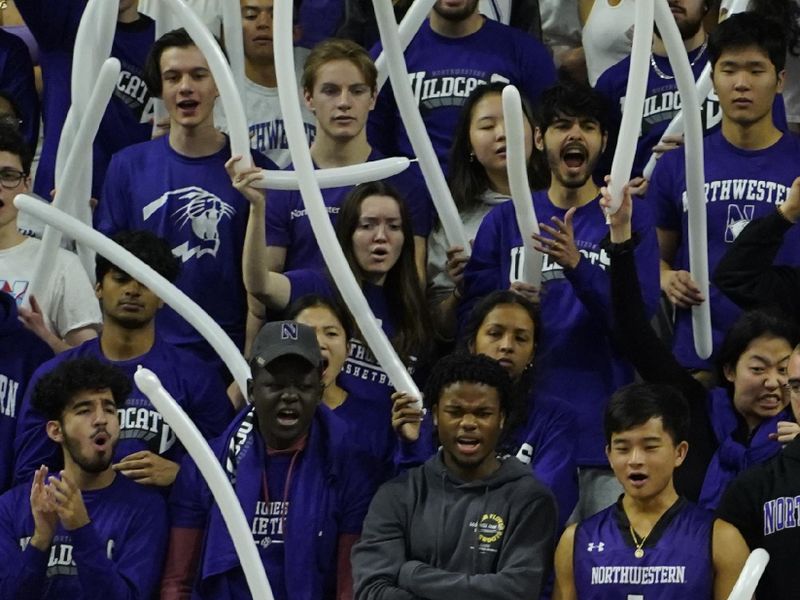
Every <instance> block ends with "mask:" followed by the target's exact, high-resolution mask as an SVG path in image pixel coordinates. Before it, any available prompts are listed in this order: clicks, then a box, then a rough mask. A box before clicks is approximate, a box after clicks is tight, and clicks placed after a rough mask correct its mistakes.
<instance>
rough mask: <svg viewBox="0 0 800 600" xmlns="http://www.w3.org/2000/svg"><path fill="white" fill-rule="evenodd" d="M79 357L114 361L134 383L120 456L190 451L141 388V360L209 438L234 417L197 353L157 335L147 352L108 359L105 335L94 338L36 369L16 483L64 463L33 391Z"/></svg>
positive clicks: (25, 408) (22, 424)
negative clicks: (47, 431) (34, 401)
mask: <svg viewBox="0 0 800 600" xmlns="http://www.w3.org/2000/svg"><path fill="white" fill-rule="evenodd" d="M79 357H92V358H96V359H98V360H100V361H102V362H104V363H109V364H112V365H114V366H115V367H117V368H119V369H121V370H122V371H123V372H125V374H126V375H128V377H130V380H131V383H132V384H133V390H132V392H131V394H130V396H128V399H127V400H126V401H125V405H124V406H123V407H122V408H120V409H119V410H118V411H117V412H118V414H119V420H120V441H119V444H117V448H116V450H115V452H114V460H115V461H118V460H120V459H122V458H124V457H125V456H127V455H129V454H132V453H133V452H139V451H140V450H150V451H151V452H154V453H156V454H159V455H161V456H163V457H164V458H166V459H169V460H171V461H174V462H180V460H181V458H182V457H183V455H184V454H185V450H184V448H183V445H182V444H181V443H180V441H178V439H177V437H176V436H175V432H174V431H172V428H171V427H170V426H169V425H167V423H165V422H164V420H163V418H162V417H161V414H160V413H159V412H158V411H157V410H156V409H155V407H154V406H153V405H152V404H151V403H150V400H148V399H147V396H145V395H144V393H142V392H141V390H139V388H138V387H136V384H135V383H134V381H133V374H134V373H135V372H136V369H137V368H138V367H139V365H141V366H143V367H145V368H148V369H150V370H151V371H153V372H154V373H155V374H156V375H158V378H159V379H160V380H161V384H162V385H163V386H164V389H166V390H167V391H168V392H169V393H170V394H171V395H172V397H173V398H175V400H176V401H177V402H178V404H179V405H180V406H181V408H183V410H184V411H186V413H187V414H188V415H189V417H190V418H191V419H192V421H194V424H195V425H196V426H197V428H198V429H199V430H200V432H201V433H202V434H203V435H204V436H206V437H207V438H212V437H215V436H217V435H219V434H220V433H221V432H222V431H224V430H225V427H227V425H228V423H229V422H230V420H231V419H232V418H233V407H232V405H231V403H230V401H229V400H228V396H227V394H226V393H225V386H224V384H223V382H222V379H221V378H220V376H219V374H218V373H217V371H216V370H215V369H213V368H210V367H209V365H208V364H206V363H204V362H202V361H200V360H198V359H197V358H196V357H195V356H194V355H193V354H191V353H189V352H187V351H185V350H181V349H180V348H176V347H174V346H171V345H170V344H168V343H167V342H165V341H164V340H163V339H162V338H161V337H160V336H156V342H155V344H154V345H153V347H152V348H151V349H150V350H149V351H148V352H147V353H146V354H143V355H142V356H138V357H136V358H134V359H131V360H127V361H109V360H108V359H107V358H106V357H105V355H104V354H103V351H102V350H101V348H100V338H96V339H93V340H89V341H88V342H84V343H83V344H81V345H80V346H77V347H75V348H72V349H70V350H66V351H65V352H62V353H60V354H59V355H58V356H56V357H55V358H53V359H52V360H49V361H47V362H46V363H45V364H43V365H42V366H41V367H39V368H38V369H37V370H36V372H35V373H34V374H33V377H32V378H31V382H30V385H29V386H28V390H27V391H26V394H25V398H24V399H23V401H22V406H21V407H20V410H19V424H18V426H17V438H16V440H15V443H14V449H15V453H16V457H15V465H14V481H15V483H22V482H25V481H30V479H31V477H32V476H33V472H34V471H35V470H36V469H37V468H38V467H39V466H40V465H42V464H45V465H47V466H49V467H51V468H54V467H56V468H57V467H58V466H60V462H61V449H60V447H59V446H58V445H57V444H56V443H55V442H53V441H52V440H50V438H48V437H47V435H46V434H45V424H46V422H47V419H45V417H44V416H43V415H42V414H41V413H39V412H38V411H36V410H34V408H33V407H32V406H31V396H32V395H33V390H34V387H35V385H36V382H38V381H39V380H40V379H41V378H42V377H43V376H44V375H46V374H47V373H49V372H51V371H52V370H53V369H55V368H56V366H58V365H59V364H61V363H62V362H64V361H65V360H71V359H74V358H79Z"/></svg>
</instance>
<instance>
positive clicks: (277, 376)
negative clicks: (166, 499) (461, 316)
mask: <svg viewBox="0 0 800 600" xmlns="http://www.w3.org/2000/svg"><path fill="white" fill-rule="evenodd" d="M322 364H323V363H322V355H321V354H320V349H319V344H318V342H317V337H316V334H315V332H314V329H313V328H311V327H308V326H306V325H300V324H298V323H295V322H293V321H278V322H272V323H267V325H265V326H264V327H263V328H262V329H261V331H260V332H259V334H258V336H257V337H256V339H255V342H254V344H253V349H252V358H251V360H250V368H251V370H252V373H253V379H252V380H250V382H249V388H250V389H249V390H248V391H249V396H250V398H251V399H252V402H253V404H252V405H251V406H248V407H247V408H246V409H245V410H243V411H242V412H240V413H239V415H238V417H237V418H236V419H235V420H234V422H233V423H232V424H231V425H230V427H228V429H227V431H226V432H225V433H224V434H223V435H222V436H220V437H219V438H217V439H216V440H215V441H214V442H212V449H213V450H214V452H215V454H216V455H217V458H218V459H219V461H220V463H221V464H222V466H223V469H224V470H225V472H226V474H227V475H228V478H229V479H230V481H231V484H232V485H233V487H234V491H235V492H236V495H237V497H238V498H239V501H240V503H241V505H242V509H243V511H244V514H245V517H246V518H247V521H248V523H252V532H253V540H252V541H253V543H254V544H255V545H256V547H257V548H258V553H259V555H260V556H261V560H262V562H263V565H264V569H265V571H266V574H267V576H268V577H269V581H270V586H271V588H272V593H273V595H274V597H275V599H276V600H301V599H302V600H307V599H311V598H314V599H317V598H320V599H322V598H334V597H336V598H349V597H350V596H351V594H352V591H351V587H352V585H351V577H350V549H351V547H352V545H353V543H354V542H355V540H356V539H357V538H358V535H359V533H360V531H361V522H362V520H363V519H364V515H365V513H366V511H367V505H368V503H369V500H370V498H371V497H372V492H373V485H372V482H371V478H370V477H369V476H368V474H367V472H366V468H365V467H364V462H363V460H362V459H361V458H360V457H357V456H355V454H354V448H355V446H353V445H352V444H353V442H352V441H351V440H352V436H353V435H356V434H355V433H354V432H350V430H349V429H348V427H347V426H346V424H345V423H344V422H343V421H341V420H340V419H339V418H338V417H336V416H335V415H334V414H333V413H332V412H331V411H330V410H329V409H328V408H327V407H325V406H320V403H321V401H322V379H321V376H322ZM170 504H171V509H172V511H171V515H172V520H171V525H172V529H171V532H170V544H169V551H168V556H167V562H166V567H165V573H164V581H163V583H162V586H161V598H163V599H164V600H168V599H169V600H171V599H173V598H188V597H189V596H190V595H192V594H196V595H197V596H198V597H202V598H214V600H225V599H228V600H234V599H242V600H244V599H245V598H251V594H250V591H249V589H248V587H247V582H246V581H245V577H244V572H243V571H242V568H241V565H240V564H239V558H238V557H237V555H236V552H235V551H234V547H233V542H232V540H231V538H230V534H229V533H228V530H227V528H226V526H225V523H224V521H223V519H222V515H221V513H220V511H219V508H218V507H217V506H216V505H215V504H214V499H213V497H212V496H211V492H210V491H209V489H208V486H207V485H206V483H205V481H204V480H203V477H202V475H201V474H200V472H199V470H198V468H197V466H196V465H195V464H194V463H193V462H192V461H191V460H189V459H188V458H187V459H186V460H184V462H183V467H182V469H181V471H180V473H179V475H178V480H177V482H176V484H175V489H174V490H173V495H172V498H171V501H170ZM192 597H194V596H192Z"/></svg>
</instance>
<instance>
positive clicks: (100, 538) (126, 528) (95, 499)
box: [0, 475, 167, 600]
mask: <svg viewBox="0 0 800 600" xmlns="http://www.w3.org/2000/svg"><path fill="white" fill-rule="evenodd" d="M30 493H31V484H30V482H27V483H24V484H22V485H19V486H17V487H15V488H13V489H11V490H10V491H8V492H6V493H5V494H3V495H2V496H0V597H2V598H43V599H52V600H61V599H62V598H70V599H74V600H82V599H84V598H86V599H89V598H109V599H110V598H150V597H151V596H152V595H153V594H154V593H155V592H156V590H157V589H158V588H157V586H158V582H159V581H160V579H161V569H162V568H163V561H164V553H165V551H166V546H167V507H166V503H165V501H164V498H163V497H162V496H161V494H159V493H158V492H157V491H156V490H154V489H152V488H149V487H148V486H145V485H140V484H138V483H135V482H133V481H131V480H129V479H128V478H127V477H124V476H123V475H117V476H116V477H114V481H113V482H112V483H111V485H109V486H107V487H105V488H102V489H99V490H84V491H82V492H81V495H82V496H83V502H84V504H85V505H86V511H87V513H88V514H89V518H90V519H91V522H90V523H89V524H88V525H84V526H83V527H80V528H78V529H75V530H73V531H67V530H66V529H64V527H63V526H62V525H60V524H59V525H58V527H57V529H56V533H55V537H54V538H53V543H52V544H51V546H50V550H49V552H41V551H39V550H37V549H36V548H34V547H33V546H31V545H30V539H31V536H32V535H33V532H34V521H33V515H32V514H31V505H30Z"/></svg>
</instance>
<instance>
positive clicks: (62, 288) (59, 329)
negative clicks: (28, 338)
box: [0, 238, 103, 338]
mask: <svg viewBox="0 0 800 600" xmlns="http://www.w3.org/2000/svg"><path fill="white" fill-rule="evenodd" d="M41 243H42V242H41V241H40V240H37V239H34V238H27V239H26V240H25V241H24V242H22V243H21V244H17V245H16V246H14V247H13V248H8V249H6V250H0V286H2V287H0V289H2V291H4V292H6V293H9V294H11V295H12V296H14V298H15V299H16V301H17V305H18V306H19V305H20V304H22V301H23V300H24V299H25V295H26V294H27V291H28V287H29V285H30V277H31V276H32V274H33V270H34V266H35V265H36V257H37V254H38V253H39V246H40V244H41ZM54 260H55V262H56V264H55V267H54V268H53V277H52V279H51V281H49V282H48V286H47V288H46V291H45V294H44V296H43V297H41V298H37V300H38V301H39V305H40V306H41V307H42V312H43V313H44V320H45V324H46V325H47V328H48V329H49V330H50V331H52V332H53V333H55V334H56V335H57V336H59V337H61V338H63V337H64V336H65V335H66V334H67V333H69V332H70V331H73V330H75V329H79V328H81V327H87V326H93V327H95V328H96V329H98V330H99V329H100V327H101V325H102V322H103V316H102V314H101V312H100V305H99V303H98V301H97V298H96V297H95V295H94V289H92V284H91V282H90V281H89V277H88V275H87V274H86V271H84V270H83V267H82V266H81V263H80V261H79V260H78V257H77V256H75V255H74V254H73V253H72V252H69V251H67V250H64V249H63V248H59V249H58V253H57V254H56V256H55V257H54Z"/></svg>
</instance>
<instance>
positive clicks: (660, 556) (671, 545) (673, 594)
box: [553, 383, 749, 600]
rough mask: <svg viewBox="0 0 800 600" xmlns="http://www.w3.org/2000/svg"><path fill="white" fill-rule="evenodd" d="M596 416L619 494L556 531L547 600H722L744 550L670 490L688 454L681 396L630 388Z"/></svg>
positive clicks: (727, 528)
mask: <svg viewBox="0 0 800 600" xmlns="http://www.w3.org/2000/svg"><path fill="white" fill-rule="evenodd" d="M604 420H605V437H606V444H607V445H606V454H607V455H608V461H609V463H610V464H611V468H612V469H613V470H614V475H616V477H617V479H618V480H619V482H620V483H621V484H622V486H623V488H624V490H625V492H624V493H623V494H622V496H620V499H619V500H618V501H617V503H616V504H615V505H613V506H610V507H608V508H606V509H604V510H602V511H600V512H599V513H597V514H596V515H594V516H592V517H589V518H588V519H586V520H584V521H582V522H581V523H579V524H577V525H571V526H570V527H569V528H568V529H567V530H566V531H565V532H564V535H563V536H562V537H561V541H560V542H559V544H558V548H557V549H556V557H555V568H556V584H555V590H554V594H553V600H587V599H592V600H606V599H607V600H611V599H614V600H618V599H620V598H627V599H628V600H642V599H647V600H668V599H669V600H672V599H674V598H691V599H692V600H701V599H710V598H714V600H725V599H726V598H727V597H728V595H729V594H730V592H731V590H732V589H733V586H734V584H735V583H736V579H737V578H738V576H739V572H740V571H741V569H742V567H743V566H744V563H745V560H747V556H748V554H749V550H748V548H747V544H746V543H745V541H744V539H743V538H742V536H741V534H740V533H739V531H738V530H737V529H736V528H735V527H733V526H732V525H730V524H729V523H725V522H724V521H718V520H717V521H715V520H714V516H713V514H712V513H710V512H707V511H705V510H703V509H701V508H699V507H697V506H696V505H694V504H692V503H691V502H689V501H688V500H686V499H684V498H682V497H680V496H679V495H678V493H677V492H676V491H675V486H674V484H673V472H674V471H675V469H676V468H678V467H679V466H680V465H681V464H682V463H683V461H684V459H685V458H686V455H687V452H688V451H689V444H688V442H687V441H686V439H687V435H688V432H689V409H688V406H687V403H686V400H685V399H684V398H683V397H682V395H681V393H680V392H679V391H678V390H676V389H675V388H672V387H670V386H667V385H662V384H650V383H639V384H631V385H629V386H626V387H624V388H622V389H620V390H618V391H617V392H616V393H615V394H614V396H612V398H611V400H610V401H609V403H608V407H607V408H606V412H605V419H604Z"/></svg>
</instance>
